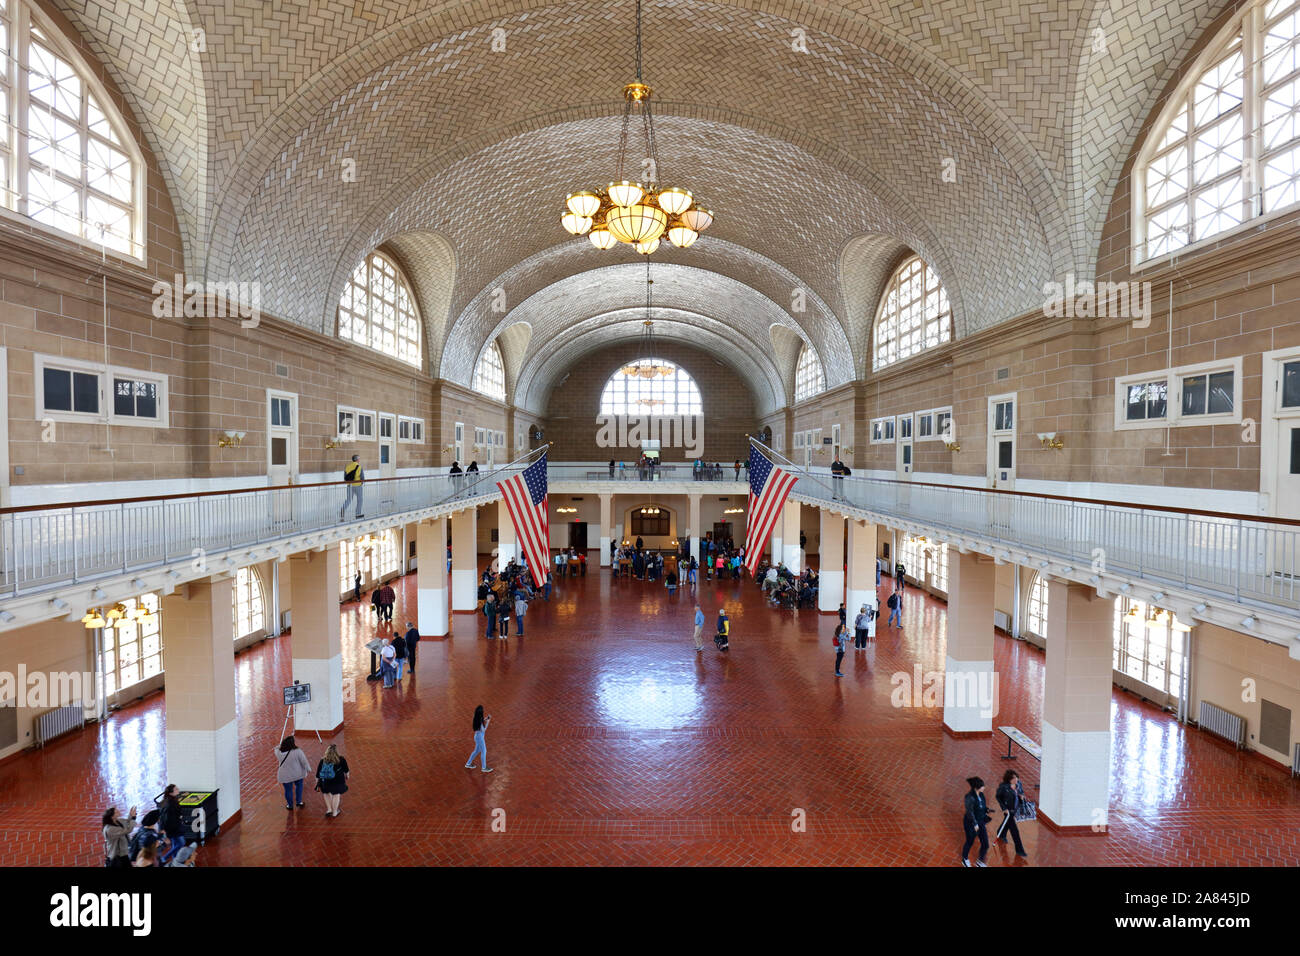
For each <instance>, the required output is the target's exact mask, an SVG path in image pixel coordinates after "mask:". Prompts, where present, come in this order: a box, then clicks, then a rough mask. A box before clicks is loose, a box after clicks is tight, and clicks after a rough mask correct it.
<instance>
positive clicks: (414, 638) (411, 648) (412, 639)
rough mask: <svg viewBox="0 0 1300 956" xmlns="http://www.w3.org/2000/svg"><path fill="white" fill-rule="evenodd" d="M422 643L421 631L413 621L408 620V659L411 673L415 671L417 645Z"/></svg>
mask: <svg viewBox="0 0 1300 956" xmlns="http://www.w3.org/2000/svg"><path fill="white" fill-rule="evenodd" d="M419 643H420V632H419V631H417V630H416V629H415V623H414V622H413V621H407V622H406V659H407V661H408V662H409V663H410V665H411V673H412V674H414V673H415V645H417V644H419Z"/></svg>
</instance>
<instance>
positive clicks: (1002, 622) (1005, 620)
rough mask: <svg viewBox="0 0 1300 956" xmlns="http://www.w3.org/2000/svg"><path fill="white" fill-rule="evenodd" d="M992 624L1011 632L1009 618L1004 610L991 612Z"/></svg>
mask: <svg viewBox="0 0 1300 956" xmlns="http://www.w3.org/2000/svg"><path fill="white" fill-rule="evenodd" d="M993 626H994V627H996V628H998V629H999V630H1002V631H1006V632H1007V633H1008V634H1010V633H1011V618H1010V617H1008V616H1007V612H1006V611H994V612H993Z"/></svg>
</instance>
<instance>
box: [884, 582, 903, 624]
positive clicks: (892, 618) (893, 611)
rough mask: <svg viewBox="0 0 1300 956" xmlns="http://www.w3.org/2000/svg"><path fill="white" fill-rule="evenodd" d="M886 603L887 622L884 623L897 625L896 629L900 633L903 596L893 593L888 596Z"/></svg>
mask: <svg viewBox="0 0 1300 956" xmlns="http://www.w3.org/2000/svg"><path fill="white" fill-rule="evenodd" d="M886 603H887V604H888V605H889V620H888V621H886V622H885V623H886V624H894V623H897V624H898V629H899V630H900V631H901V630H902V629H903V595H902V594H901V593H900V592H898V591H895V592H894V593H893V594H891V595H889V600H888V601H887V602H886Z"/></svg>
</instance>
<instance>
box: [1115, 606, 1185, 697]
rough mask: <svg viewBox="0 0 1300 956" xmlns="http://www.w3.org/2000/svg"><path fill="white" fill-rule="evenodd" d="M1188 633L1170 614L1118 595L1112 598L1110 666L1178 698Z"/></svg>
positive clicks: (1176, 618)
mask: <svg viewBox="0 0 1300 956" xmlns="http://www.w3.org/2000/svg"><path fill="white" fill-rule="evenodd" d="M1190 630H1191V628H1190V627H1188V626H1187V625H1186V624H1183V623H1182V622H1181V621H1179V620H1178V617H1177V616H1176V615H1175V614H1173V613H1172V612H1170V611H1168V610H1165V609H1163V608H1157V607H1152V606H1149V605H1147V604H1144V603H1143V602H1141V601H1136V600H1131V599H1130V598H1127V597H1124V596H1123V595H1121V596H1120V597H1117V598H1116V599H1115V652H1114V657H1113V659H1112V663H1113V666H1114V668H1115V670H1116V671H1118V672H1119V673H1121V674H1124V675H1126V676H1128V677H1131V678H1132V679H1134V680H1138V681H1141V682H1142V683H1144V684H1147V685H1148V686H1151V687H1155V688H1157V689H1159V690H1162V691H1164V692H1165V693H1166V694H1169V695H1170V696H1171V697H1175V698H1177V697H1180V696H1182V690H1183V667H1184V666H1185V664H1184V660H1185V657H1186V652H1187V637H1186V635H1187V632H1188V631H1190Z"/></svg>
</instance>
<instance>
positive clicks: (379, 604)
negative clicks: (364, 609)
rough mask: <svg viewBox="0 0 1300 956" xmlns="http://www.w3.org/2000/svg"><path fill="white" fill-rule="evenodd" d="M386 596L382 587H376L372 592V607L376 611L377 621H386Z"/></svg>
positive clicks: (378, 622) (380, 622)
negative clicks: (384, 602)
mask: <svg viewBox="0 0 1300 956" xmlns="http://www.w3.org/2000/svg"><path fill="white" fill-rule="evenodd" d="M383 601H384V596H383V593H382V589H381V588H375V589H374V590H373V591H371V592H370V609H371V610H372V611H374V612H375V623H376V624H382V623H383V622H384V604H383Z"/></svg>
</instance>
